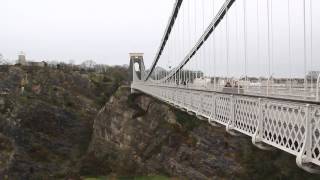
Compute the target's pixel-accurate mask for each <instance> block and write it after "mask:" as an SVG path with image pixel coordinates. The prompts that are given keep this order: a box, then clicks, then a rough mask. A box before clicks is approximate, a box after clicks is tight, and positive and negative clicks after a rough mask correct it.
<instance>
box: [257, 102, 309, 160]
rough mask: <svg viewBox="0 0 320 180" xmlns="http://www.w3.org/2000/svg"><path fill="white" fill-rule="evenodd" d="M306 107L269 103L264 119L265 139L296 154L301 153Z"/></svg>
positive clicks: (266, 106) (266, 105)
mask: <svg viewBox="0 0 320 180" xmlns="http://www.w3.org/2000/svg"><path fill="white" fill-rule="evenodd" d="M305 114H306V112H305V107H304V106H302V105H301V106H299V105H290V104H286V103H281V102H267V103H266V104H265V112H264V117H263V123H264V133H263V135H264V139H265V140H266V141H269V142H270V143H272V144H274V145H276V146H281V147H282V148H285V149H286V150H287V151H289V152H292V153H294V154H296V153H298V152H300V150H301V147H302V145H303V141H304V136H305V132H306V129H305Z"/></svg>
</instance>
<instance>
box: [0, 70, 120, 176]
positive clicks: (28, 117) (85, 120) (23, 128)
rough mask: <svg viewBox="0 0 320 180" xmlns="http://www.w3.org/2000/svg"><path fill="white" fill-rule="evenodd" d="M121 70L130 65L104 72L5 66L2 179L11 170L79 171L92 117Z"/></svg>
mask: <svg viewBox="0 0 320 180" xmlns="http://www.w3.org/2000/svg"><path fill="white" fill-rule="evenodd" d="M123 75H126V69H123V68H121V67H113V68H110V69H109V71H108V72H107V73H104V74H100V73H95V72H79V71H72V70H67V69H53V68H47V67H45V68H39V67H20V66H2V67H1V69H0V94H1V95H0V112H1V114H0V147H2V148H0V179H3V178H4V177H5V176H8V175H9V177H11V178H9V179H15V178H18V177H29V176H30V177H32V176H33V175H36V176H37V177H42V176H43V177H56V176H61V177H63V176H67V174H68V173H72V172H74V171H75V172H77V163H78V161H79V158H81V157H82V156H83V155H84V154H85V153H86V150H87V147H88V144H89V142H90V139H91V133H92V124H93V120H94V118H95V116H96V114H97V112H98V111H99V109H100V108H101V107H102V105H103V104H104V102H105V101H107V100H108V98H109V97H110V96H111V95H112V94H113V93H114V91H116V90H117V88H118V87H119V85H120V84H123V83H124V82H123V81H125V79H124V78H123V77H125V76H123ZM22 86H24V91H23V92H22V88H21V87H22ZM22 179H24V178H22ZM31 179H32V178H31Z"/></svg>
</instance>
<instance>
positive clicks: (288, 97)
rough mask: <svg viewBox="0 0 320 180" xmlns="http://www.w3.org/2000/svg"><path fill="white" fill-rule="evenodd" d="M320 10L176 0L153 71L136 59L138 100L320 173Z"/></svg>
mask: <svg viewBox="0 0 320 180" xmlns="http://www.w3.org/2000/svg"><path fill="white" fill-rule="evenodd" d="M318 10H320V2H319V1H315V0H294V1H293V0H254V1H247V0H176V2H175V4H174V7H173V10H172V13H171V16H170V18H169V21H168V24H167V27H166V29H165V32H164V35H163V37H162V40H161V43H160V46H159V49H158V50H157V52H156V55H155V58H154V60H153V63H152V64H151V66H150V68H148V69H146V67H145V64H144V59H143V54H142V53H131V54H130V70H132V71H131V72H132V74H130V76H131V80H132V84H131V89H132V92H142V93H145V94H148V95H151V96H153V97H155V98H157V99H159V100H161V101H163V102H167V103H169V104H171V105H172V106H175V107H176V108H179V109H181V110H183V111H186V112H188V113H189V114H192V115H195V116H197V117H198V118H199V119H200V120H206V121H208V123H209V124H211V125H213V126H223V127H225V128H226V131H227V132H229V133H230V134H232V135H240V134H244V135H247V136H250V137H251V138H252V143H253V144H254V145H255V146H257V147H259V148H261V149H265V150H268V149H280V150H282V151H285V152H287V153H290V154H292V155H294V156H296V163H297V165H298V166H299V167H300V168H302V169H304V170H306V171H308V172H310V173H319V172H320V171H319V170H320V168H319V166H320V97H319V96H320V92H319V85H320V61H319V58H320V52H319V50H320V49H318V48H319V47H320V36H319V35H320V34H319V32H320V26H319V24H318V23H315V21H317V19H319V18H320V14H319V13H318V12H317V11H318Z"/></svg>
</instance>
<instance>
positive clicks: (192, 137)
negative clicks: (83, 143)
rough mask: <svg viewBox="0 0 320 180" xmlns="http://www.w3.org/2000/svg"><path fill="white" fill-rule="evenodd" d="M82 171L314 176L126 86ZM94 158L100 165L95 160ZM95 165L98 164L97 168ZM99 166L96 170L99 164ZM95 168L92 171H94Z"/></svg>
mask: <svg viewBox="0 0 320 180" xmlns="http://www.w3.org/2000/svg"><path fill="white" fill-rule="evenodd" d="M89 152H90V153H89V155H88V157H87V158H86V162H87V165H86V166H83V167H82V172H83V173H86V172H90V166H91V165H92V164H90V162H92V163H96V160H98V161H99V162H100V163H99V164H100V166H99V170H97V169H95V173H100V174H101V173H102V174H109V173H116V174H121V175H147V174H165V175H168V176H176V177H179V178H181V179H241V178H242V179H248V178H253V179H257V178H264V179H268V178H270V179H274V178H289V177H292V178H293V179H295V178H302V177H308V178H313V177H314V176H309V175H308V174H306V173H304V172H302V171H301V170H300V169H298V168H297V167H296V165H295V161H294V157H291V156H288V155H286V154H285V153H281V152H277V151H274V152H265V151H260V150H258V149H256V148H254V147H253V145H252V144H251V140H250V139H249V138H246V137H232V136H230V135H228V134H227V133H226V131H225V129H224V128H222V127H220V128H219V127H218V128H217V127H211V126H209V125H208V123H207V122H200V121H199V120H197V119H195V118H194V117H191V116H189V115H187V114H185V113H182V112H179V111H176V110H174V109H172V108H170V107H169V106H167V105H165V104H163V103H161V102H159V101H157V100H155V99H154V98H151V97H149V96H146V95H130V93H129V88H121V89H120V90H118V92H117V93H116V94H115V96H114V97H113V98H112V99H111V100H110V101H109V102H108V103H107V104H106V106H105V108H103V109H102V110H101V111H100V113H99V115H98V116H97V118H96V119H95V121H94V133H93V137H92V141H91V145H90V149H89ZM93 159H94V161H92V160H93ZM91 167H92V166H91ZM95 167H96V166H95ZM91 170H92V169H91Z"/></svg>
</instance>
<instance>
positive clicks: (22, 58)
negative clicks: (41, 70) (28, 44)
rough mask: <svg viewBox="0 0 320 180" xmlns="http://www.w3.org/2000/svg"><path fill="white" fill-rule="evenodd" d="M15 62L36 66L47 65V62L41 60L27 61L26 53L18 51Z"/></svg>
mask: <svg viewBox="0 0 320 180" xmlns="http://www.w3.org/2000/svg"><path fill="white" fill-rule="evenodd" d="M17 63H18V64H20V65H22V66H37V67H45V66H46V65H47V63H46V62H44V61H41V62H36V61H27V59H26V55H25V53H23V52H20V54H19V55H18V61H17Z"/></svg>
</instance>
